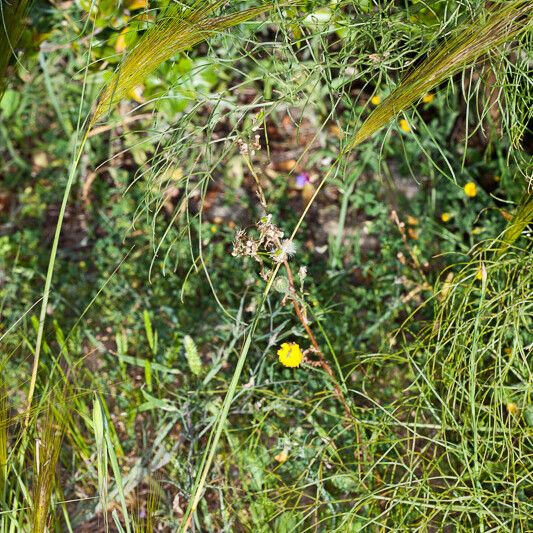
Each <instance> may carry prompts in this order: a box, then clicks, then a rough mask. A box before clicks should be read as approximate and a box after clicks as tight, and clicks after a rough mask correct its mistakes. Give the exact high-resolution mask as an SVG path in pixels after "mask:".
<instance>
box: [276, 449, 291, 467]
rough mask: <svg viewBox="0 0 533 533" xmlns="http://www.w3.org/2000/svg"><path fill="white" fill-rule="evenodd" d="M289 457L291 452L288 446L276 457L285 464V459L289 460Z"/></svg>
mask: <svg viewBox="0 0 533 533" xmlns="http://www.w3.org/2000/svg"><path fill="white" fill-rule="evenodd" d="M288 458H289V453H288V450H287V449H286V448H284V449H283V450H282V451H281V452H280V453H278V455H276V457H274V459H275V460H276V461H277V462H278V463H281V464H283V463H284V462H285V461H287V459H288Z"/></svg>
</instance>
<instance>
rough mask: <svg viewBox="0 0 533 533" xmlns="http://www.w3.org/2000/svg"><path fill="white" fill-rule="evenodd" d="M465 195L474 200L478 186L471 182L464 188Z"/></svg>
mask: <svg viewBox="0 0 533 533" xmlns="http://www.w3.org/2000/svg"><path fill="white" fill-rule="evenodd" d="M463 190H464V192H465V194H466V195H467V196H468V197H469V198H474V196H476V194H477V187H476V184H475V183H474V182H473V181H469V182H468V183H467V184H466V185H465V186H464V188H463Z"/></svg>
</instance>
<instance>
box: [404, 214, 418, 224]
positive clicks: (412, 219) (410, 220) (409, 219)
mask: <svg viewBox="0 0 533 533" xmlns="http://www.w3.org/2000/svg"><path fill="white" fill-rule="evenodd" d="M407 224H409V225H410V226H418V218H416V217H413V216H411V215H407Z"/></svg>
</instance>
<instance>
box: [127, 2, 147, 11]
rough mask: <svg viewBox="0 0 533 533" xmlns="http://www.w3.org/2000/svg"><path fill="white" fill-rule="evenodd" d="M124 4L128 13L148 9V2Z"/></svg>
mask: <svg viewBox="0 0 533 533" xmlns="http://www.w3.org/2000/svg"><path fill="white" fill-rule="evenodd" d="M125 4H126V7H127V8H128V9H129V10H130V11H134V10H135V9H144V8H146V7H148V0H127V1H126V2H125Z"/></svg>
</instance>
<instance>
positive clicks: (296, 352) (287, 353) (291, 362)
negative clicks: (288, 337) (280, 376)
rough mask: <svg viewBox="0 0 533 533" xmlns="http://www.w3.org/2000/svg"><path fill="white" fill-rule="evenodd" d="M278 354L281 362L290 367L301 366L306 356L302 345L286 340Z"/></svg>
mask: <svg viewBox="0 0 533 533" xmlns="http://www.w3.org/2000/svg"><path fill="white" fill-rule="evenodd" d="M278 356H279V362H280V363H281V364H282V365H283V366H288V367H289V368H295V367H297V366H300V363H301V362H302V361H303V358H304V354H303V353H302V350H301V349H300V346H298V344H296V343H295V342H284V343H283V344H282V345H281V348H280V349H279V350H278Z"/></svg>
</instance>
